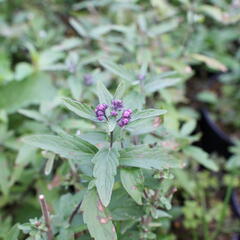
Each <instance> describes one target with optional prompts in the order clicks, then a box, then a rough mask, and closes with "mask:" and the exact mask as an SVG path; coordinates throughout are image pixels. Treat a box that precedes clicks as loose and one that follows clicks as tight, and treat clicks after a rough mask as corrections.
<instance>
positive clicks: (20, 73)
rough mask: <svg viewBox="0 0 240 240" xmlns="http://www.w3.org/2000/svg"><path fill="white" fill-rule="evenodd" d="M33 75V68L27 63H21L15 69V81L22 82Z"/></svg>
mask: <svg viewBox="0 0 240 240" xmlns="http://www.w3.org/2000/svg"><path fill="white" fill-rule="evenodd" d="M32 73H33V67H32V65H31V64H29V63H26V62H20V63H18V64H17V66H16V69H15V79H16V80H18V81H20V80H22V79H24V78H26V77H28V76H29V75H31V74H32Z"/></svg>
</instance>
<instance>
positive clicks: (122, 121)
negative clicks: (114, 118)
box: [118, 109, 132, 127]
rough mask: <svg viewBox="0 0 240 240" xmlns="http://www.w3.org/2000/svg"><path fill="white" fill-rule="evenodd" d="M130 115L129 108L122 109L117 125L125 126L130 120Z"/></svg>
mask: <svg viewBox="0 0 240 240" xmlns="http://www.w3.org/2000/svg"><path fill="white" fill-rule="evenodd" d="M131 115H132V110H131V109H127V110H124V111H123V113H122V117H121V118H120V119H119V121H118V126H119V127H124V126H126V125H127V124H128V123H129V122H130V120H131Z"/></svg>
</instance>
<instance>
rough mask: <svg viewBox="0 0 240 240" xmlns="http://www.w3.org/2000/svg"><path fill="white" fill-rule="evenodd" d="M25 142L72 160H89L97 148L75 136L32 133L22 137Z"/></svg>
mask: <svg viewBox="0 0 240 240" xmlns="http://www.w3.org/2000/svg"><path fill="white" fill-rule="evenodd" d="M23 141H24V142H25V143H28V144H30V145H32V146H35V147H38V148H42V149H44V150H47V151H50V152H54V153H56V154H59V155H60V156H62V157H64V158H68V159H73V160H79V161H80V160H82V159H85V160H90V159H91V158H92V156H93V155H94V154H95V153H96V152H97V148H96V147H95V146H94V145H92V144H90V143H88V142H86V141H84V140H83V139H81V138H80V137H75V136H68V137H62V136H55V135H44V134H43V135H32V136H27V137H24V138H23Z"/></svg>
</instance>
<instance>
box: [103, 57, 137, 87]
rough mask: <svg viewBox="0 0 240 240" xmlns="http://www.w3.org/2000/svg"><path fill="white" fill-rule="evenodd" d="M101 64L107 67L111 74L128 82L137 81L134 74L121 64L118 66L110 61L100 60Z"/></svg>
mask: <svg viewBox="0 0 240 240" xmlns="http://www.w3.org/2000/svg"><path fill="white" fill-rule="evenodd" d="M99 62H100V64H101V65H102V66H103V67H105V68H106V69H107V70H109V71H110V72H112V73H114V74H116V75H117V76H119V77H121V78H123V79H125V80H127V81H130V82H132V81H134V80H136V76H135V74H134V72H132V71H129V70H127V69H126V68H125V67H124V66H122V65H120V64H116V63H114V62H112V61H109V60H100V61H99Z"/></svg>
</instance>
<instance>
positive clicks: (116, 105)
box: [95, 100, 132, 127]
mask: <svg viewBox="0 0 240 240" xmlns="http://www.w3.org/2000/svg"><path fill="white" fill-rule="evenodd" d="M108 107H109V106H108V105H107V104H99V105H97V107H96V108H95V113H96V117H97V119H98V120H99V121H103V120H104V118H105V119H106V120H108V116H106V109H107V108H108ZM122 109H123V101H122V100H112V104H111V111H110V116H111V117H117V116H118V114H119V112H121V111H122ZM131 115H132V110H131V109H127V110H123V111H122V116H121V117H120V118H119V119H118V120H117V124H118V126H119V127H124V126H126V125H127V124H128V123H129V122H130V120H131Z"/></svg>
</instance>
